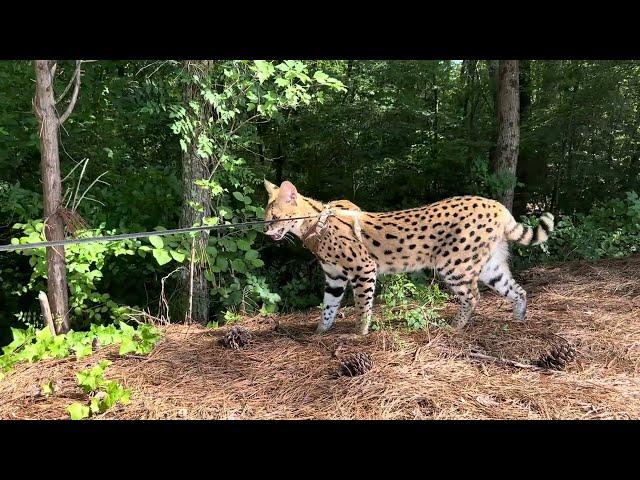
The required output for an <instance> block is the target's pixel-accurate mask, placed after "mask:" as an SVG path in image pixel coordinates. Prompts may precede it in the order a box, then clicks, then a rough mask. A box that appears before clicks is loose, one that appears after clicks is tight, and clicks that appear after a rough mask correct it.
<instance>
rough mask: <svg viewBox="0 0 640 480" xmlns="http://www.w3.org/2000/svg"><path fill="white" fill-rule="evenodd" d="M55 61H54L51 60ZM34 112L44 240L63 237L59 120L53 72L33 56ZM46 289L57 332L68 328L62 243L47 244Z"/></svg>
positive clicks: (67, 304) (65, 272) (65, 330)
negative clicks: (38, 148)
mask: <svg viewBox="0 0 640 480" xmlns="http://www.w3.org/2000/svg"><path fill="white" fill-rule="evenodd" d="M54 65H55V64H54ZM35 71H36V99H35V110H36V116H37V117H38V121H39V123H40V155H41V157H40V158H41V164H40V165H41V171H42V190H43V203H44V219H45V236H46V239H47V240H50V241H55V240H63V239H64V221H63V219H62V216H61V215H60V212H59V210H58V209H59V207H60V206H61V203H62V181H61V176H60V158H59V156H58V133H59V132H58V130H59V121H58V115H57V113H56V108H55V97H54V92H53V74H52V69H51V68H50V63H49V60H36V61H35ZM47 274H48V275H47V289H48V297H49V302H50V305H51V310H52V312H53V316H54V319H55V322H56V329H57V333H66V332H67V331H69V315H68V310H69V296H68V295H69V294H68V290H67V271H66V261H65V256H64V246H60V247H49V248H47Z"/></svg>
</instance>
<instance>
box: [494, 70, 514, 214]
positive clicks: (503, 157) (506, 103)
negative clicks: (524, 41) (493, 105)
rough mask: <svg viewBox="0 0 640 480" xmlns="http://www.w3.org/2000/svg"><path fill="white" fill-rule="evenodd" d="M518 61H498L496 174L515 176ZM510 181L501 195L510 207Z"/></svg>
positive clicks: (511, 190) (511, 192) (512, 186)
mask: <svg viewBox="0 0 640 480" xmlns="http://www.w3.org/2000/svg"><path fill="white" fill-rule="evenodd" d="M519 96H520V95H519V81H518V60H501V61H500V91H499V95H498V141H497V145H496V155H495V158H494V172H495V173H496V174H497V175H504V174H505V173H506V174H510V175H512V176H513V177H515V174H516V167H517V165H518V151H519V148H520V112H519V110H520V108H519ZM514 189H515V184H514V183H512V184H511V185H510V186H509V187H508V188H506V189H505V190H504V191H503V192H502V194H501V195H500V198H499V199H498V200H500V201H501V202H502V204H503V205H504V206H505V207H507V208H508V209H509V211H512V210H513V194H514Z"/></svg>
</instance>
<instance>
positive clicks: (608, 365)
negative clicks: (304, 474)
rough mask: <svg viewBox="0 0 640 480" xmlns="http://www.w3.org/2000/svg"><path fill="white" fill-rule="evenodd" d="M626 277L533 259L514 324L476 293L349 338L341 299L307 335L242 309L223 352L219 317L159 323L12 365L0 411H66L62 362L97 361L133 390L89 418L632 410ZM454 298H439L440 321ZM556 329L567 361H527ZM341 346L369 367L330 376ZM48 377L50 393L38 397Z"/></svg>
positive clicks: (300, 319)
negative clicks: (422, 326)
mask: <svg viewBox="0 0 640 480" xmlns="http://www.w3.org/2000/svg"><path fill="white" fill-rule="evenodd" d="M639 277H640V256H634V257H631V258H627V259H622V260H609V261H598V262H590V263H586V262H574V263H565V264H562V265H558V266H554V267H547V268H535V269H532V270H530V271H528V272H524V273H522V274H521V275H520V281H521V283H522V285H523V287H524V288H525V289H526V290H527V292H528V295H529V309H528V321H527V323H525V324H518V323H515V322H513V321H511V308H510V305H509V304H508V303H507V302H506V301H503V300H501V299H500V298H499V297H496V296H494V295H493V294H491V293H489V292H486V293H483V294H482V298H481V300H480V303H479V306H478V309H477V311H476V315H475V320H474V322H473V323H472V324H470V325H468V326H467V327H466V328H465V329H464V331H462V332H454V331H451V330H449V329H446V328H442V329H437V328H432V329H431V330H430V331H428V332H420V333H413V334H408V333H402V332H399V331H397V330H385V331H382V332H374V333H372V334H370V335H368V336H367V337H365V338H358V337H355V336H354V335H352V334H351V332H352V329H353V325H354V321H355V320H354V318H353V310H352V309H350V308H348V309H345V310H344V312H345V315H344V317H343V318H339V319H338V321H337V325H336V327H335V329H334V330H333V331H332V332H331V333H330V334H328V335H325V336H322V337H320V336H317V335H314V334H313V330H314V328H315V325H316V321H317V317H318V315H319V311H317V310H315V311H312V312H310V313H309V314H306V315H305V314H295V315H284V316H278V317H275V316H274V317H270V318H264V317H263V318H260V317H256V318H251V319H246V321H244V322H242V323H241V325H242V326H244V327H246V328H248V329H249V330H250V331H251V333H252V335H253V342H252V343H251V345H250V346H249V347H248V348H246V349H244V350H230V349H226V348H224V347H223V346H221V345H220V344H219V340H220V338H221V337H222V336H223V335H224V334H225V333H226V332H227V330H228V328H227V327H225V328H221V329H217V330H211V329H206V328H203V327H200V326H195V325H169V326H164V327H162V328H163V330H164V338H163V339H162V340H161V342H160V343H159V344H158V346H157V347H156V349H155V350H154V351H153V352H152V353H151V354H150V355H149V356H147V357H136V356H126V357H118V356H117V349H116V348H115V347H108V348H105V349H101V350H99V351H98V352H96V353H95V354H94V355H93V356H91V357H89V358H85V359H82V360H80V361H76V360H75V359H64V360H51V361H44V362H39V363H36V364H22V365H18V366H17V367H16V369H15V370H14V371H13V372H11V373H10V374H8V375H7V377H6V378H5V379H4V380H2V381H0V418H3V419H63V418H68V415H67V413H66V410H65V408H66V406H67V405H69V404H70V403H72V402H75V401H81V402H86V401H87V400H88V397H87V396H86V395H84V394H83V393H82V392H81V390H80V389H79V388H78V387H77V386H76V380H75V373H76V372H77V371H79V370H81V369H83V368H86V367H88V366H90V365H92V364H94V363H95V362H97V361H98V360H99V359H101V358H109V359H110V360H112V361H113V364H112V365H111V366H110V367H109V368H108V369H107V372H106V375H105V376H106V377H107V378H109V379H117V380H119V381H121V382H122V383H123V384H124V385H125V386H126V387H128V388H131V389H132V391H133V394H132V398H131V403H130V404H129V405H127V406H117V407H115V408H113V409H112V410H110V411H108V412H106V413H105V414H103V415H100V416H98V417H97V418H103V419H180V418H183V419H638V418H640V377H639V375H638V373H639V369H640V279H639ZM456 308H457V306H456V305H454V304H451V305H450V306H449V307H448V308H447V311H446V316H447V318H448V316H450V315H452V314H453V313H454V312H455V310H456ZM278 324H279V327H278V328H276V325H278ZM557 335H559V336H561V337H563V338H564V339H566V340H567V341H569V342H570V343H571V344H573V345H574V346H575V347H576V349H577V350H578V357H577V360H575V361H574V362H572V363H570V364H569V366H568V367H567V369H566V371H563V372H555V371H544V370H540V369H533V368H527V364H529V363H530V362H531V361H533V360H535V359H536V358H538V357H539V356H540V353H541V352H542V351H544V350H545V349H546V348H548V347H549V345H550V344H551V343H552V342H553V341H554V339H555V338H557V337H556V336H557ZM350 352H367V353H368V354H369V355H370V356H371V358H372V360H373V368H372V369H371V370H370V371H368V372H367V373H365V374H364V375H361V376H357V377H345V376H340V375H338V374H337V373H338V372H339V360H340V359H341V358H344V356H345V355H346V354H348V353H350ZM473 353H481V354H483V355H487V356H491V357H499V358H503V359H508V360H511V361H514V362H519V363H520V364H523V365H521V366H516V367H514V366H509V365H505V364H499V363H493V362H491V361H486V359H485V360H480V359H478V358H473ZM49 380H53V381H54V384H55V385H56V389H55V393H54V395H52V396H49V397H44V396H42V395H40V394H38V386H39V385H41V384H42V383H45V382H47V381H49Z"/></svg>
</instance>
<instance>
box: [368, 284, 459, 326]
mask: <svg viewBox="0 0 640 480" xmlns="http://www.w3.org/2000/svg"><path fill="white" fill-rule="evenodd" d="M420 277H421V276H420V275H409V274H403V275H389V276H386V277H383V279H382V281H381V282H380V291H381V293H380V296H379V297H380V299H381V300H382V302H383V304H382V321H378V322H375V323H374V324H373V327H374V329H379V328H381V327H382V326H383V325H384V324H385V323H386V324H388V325H393V324H397V323H400V324H403V325H405V326H406V327H407V328H408V329H409V330H422V329H424V328H428V327H429V326H430V325H434V326H438V327H441V326H443V325H446V323H444V322H443V321H442V318H441V316H440V313H439V312H440V311H442V310H443V309H444V306H445V303H446V302H447V300H448V299H449V296H448V295H447V294H446V293H445V292H443V291H442V290H440V287H439V286H438V284H437V283H431V284H428V283H425V282H424V278H420ZM420 280H422V281H420Z"/></svg>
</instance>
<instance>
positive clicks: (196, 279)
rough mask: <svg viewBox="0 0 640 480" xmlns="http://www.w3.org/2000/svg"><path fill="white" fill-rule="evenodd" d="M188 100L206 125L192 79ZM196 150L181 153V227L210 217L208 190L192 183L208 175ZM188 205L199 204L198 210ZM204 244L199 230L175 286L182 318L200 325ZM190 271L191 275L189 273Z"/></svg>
mask: <svg viewBox="0 0 640 480" xmlns="http://www.w3.org/2000/svg"><path fill="white" fill-rule="evenodd" d="M212 65H213V62H212V61H210V60H198V61H190V60H187V61H185V62H184V68H185V69H186V70H187V71H189V72H194V73H197V72H201V71H202V70H204V71H208V69H210V68H211V66H212ZM190 101H195V102H197V103H198V104H199V105H200V108H201V110H200V112H201V116H202V117H201V120H202V123H203V124H206V122H207V119H208V117H209V116H210V114H211V107H210V106H209V104H208V103H207V102H206V101H204V99H202V97H201V95H200V87H199V86H198V85H196V84H194V83H193V82H188V83H187V85H186V86H185V90H184V102H185V105H189V102H190ZM196 137H197V136H196ZM196 151H197V145H195V144H191V145H189V148H188V149H187V151H186V152H185V153H184V154H183V156H182V213H181V216H180V226H181V227H192V226H193V225H194V224H196V223H199V224H202V219H203V218H204V217H210V216H211V196H210V194H209V191H208V190H206V189H203V188H200V187H198V186H196V185H195V183H194V182H195V181H196V180H202V179H203V178H204V179H208V178H209V175H210V163H211V162H210V159H208V158H200V156H199V155H198V154H197V153H196ZM192 205H199V206H201V207H202V211H198V209H195V208H194V207H193V206H192ZM208 243H209V231H203V232H200V233H199V234H198V236H197V237H196V240H195V242H194V248H195V257H194V258H195V261H194V262H193V265H192V264H191V263H190V264H189V268H187V269H185V270H183V271H182V274H181V276H180V285H179V291H180V292H181V295H180V297H181V299H182V301H181V302H180V309H181V310H183V311H184V312H185V319H186V320H187V321H195V322H198V323H202V324H206V323H207V322H208V321H209V286H208V284H207V279H206V278H205V275H204V274H205V269H206V265H205V263H204V262H203V261H202V260H201V258H202V252H204V251H205V249H206V248H207V244H208ZM192 270H193V277H192V276H191V272H192ZM192 283H193V285H192ZM191 296H192V297H191ZM190 307H191V308H190ZM189 315H190V316H189Z"/></svg>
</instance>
